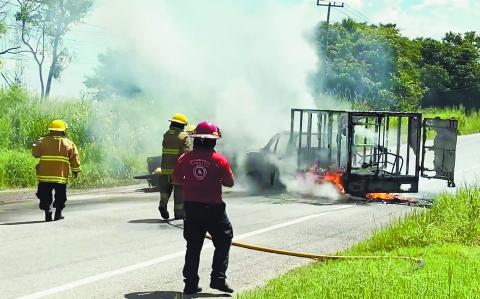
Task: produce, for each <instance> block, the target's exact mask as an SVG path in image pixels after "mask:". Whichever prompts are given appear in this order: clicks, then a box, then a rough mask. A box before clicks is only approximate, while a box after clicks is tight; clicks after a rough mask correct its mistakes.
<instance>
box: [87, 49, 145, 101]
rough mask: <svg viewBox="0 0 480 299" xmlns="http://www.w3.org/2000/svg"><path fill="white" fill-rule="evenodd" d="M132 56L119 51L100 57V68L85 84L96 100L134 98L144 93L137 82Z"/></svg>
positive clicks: (106, 53) (111, 51) (88, 77)
mask: <svg viewBox="0 0 480 299" xmlns="http://www.w3.org/2000/svg"><path fill="white" fill-rule="evenodd" d="M131 57H132V55H131V54H130V53H127V52H123V51H118V50H111V49H109V50H107V51H106V52H105V53H103V54H100V55H99V56H98V60H99V63H100V64H99V66H97V67H96V68H95V71H94V74H93V75H92V76H87V78H86V80H85V81H84V82H83V83H84V84H85V86H86V87H87V88H88V89H90V90H91V91H92V92H93V96H94V98H95V99H99V100H101V99H104V98H109V97H123V98H133V97H135V96H137V95H139V94H141V93H142V89H141V88H140V87H139V84H138V83H137V82H136V77H135V76H134V75H133V73H134V70H133V69H134V65H132V63H131V61H132V59H131Z"/></svg>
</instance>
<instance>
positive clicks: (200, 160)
mask: <svg viewBox="0 0 480 299" xmlns="http://www.w3.org/2000/svg"><path fill="white" fill-rule="evenodd" d="M192 137H193V138H194V140H193V150H192V151H191V152H188V153H186V154H184V155H182V156H181V157H180V158H179V159H178V163H177V166H176V167H175V171H174V173H173V181H174V183H175V184H182V185H183V193H184V200H185V203H184V207H185V219H184V230H183V236H184V238H185V240H186V241H187V251H186V253H185V265H184V267H183V276H184V278H185V279H184V281H185V288H184V290H183V291H184V293H185V294H194V293H198V292H201V291H202V289H201V288H200V287H199V286H198V282H199V280H200V278H199V276H198V267H199V262H200V253H201V250H202V246H203V241H204V240H205V234H206V233H207V232H208V233H209V234H210V235H211V236H212V241H213V245H214V246H215V252H214V254H213V263H212V272H211V274H210V287H211V288H213V289H217V290H220V291H223V292H227V293H232V292H233V290H232V289H231V288H230V287H229V286H228V284H227V283H226V275H225V273H226V271H227V267H228V256H229V252H230V245H231V244H232V238H233V229H232V225H231V224H230V220H229V219H228V217H227V214H226V212H225V203H224V202H223V200H222V185H223V186H226V187H233V184H234V179H233V174H232V170H231V169H230V165H229V163H228V161H227V159H226V158H225V157H223V156H222V155H221V154H219V153H217V152H215V150H214V148H215V145H216V141H217V139H218V138H220V137H221V136H220V131H219V130H218V128H217V126H216V125H215V124H213V123H210V122H202V123H200V124H198V126H197V128H196V130H195V133H194V134H192Z"/></svg>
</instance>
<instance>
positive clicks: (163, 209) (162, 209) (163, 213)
mask: <svg viewBox="0 0 480 299" xmlns="http://www.w3.org/2000/svg"><path fill="white" fill-rule="evenodd" d="M158 210H159V211H160V215H161V216H162V218H163V219H165V220H168V219H170V214H168V210H167V208H166V207H158Z"/></svg>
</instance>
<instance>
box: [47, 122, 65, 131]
mask: <svg viewBox="0 0 480 299" xmlns="http://www.w3.org/2000/svg"><path fill="white" fill-rule="evenodd" d="M66 129H68V125H67V123H66V122H64V121H63V120H61V119H56V120H54V121H52V122H51V123H50V124H49V125H48V130H49V131H58V132H64V131H65V130H66Z"/></svg>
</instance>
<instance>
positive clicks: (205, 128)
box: [191, 121, 221, 139]
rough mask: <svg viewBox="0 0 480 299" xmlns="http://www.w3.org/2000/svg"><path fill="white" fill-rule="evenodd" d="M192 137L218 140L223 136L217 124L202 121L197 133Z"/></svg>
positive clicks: (196, 129) (196, 130)
mask: <svg viewBox="0 0 480 299" xmlns="http://www.w3.org/2000/svg"><path fill="white" fill-rule="evenodd" d="M191 136H192V137H193V138H206V139H218V138H220V137H221V134H220V129H219V128H218V127H217V125H216V124H214V123H211V122H209V121H202V122H201V123H199V124H198V125H197V127H196V128H195V132H194V133H193V134H192V135H191Z"/></svg>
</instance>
